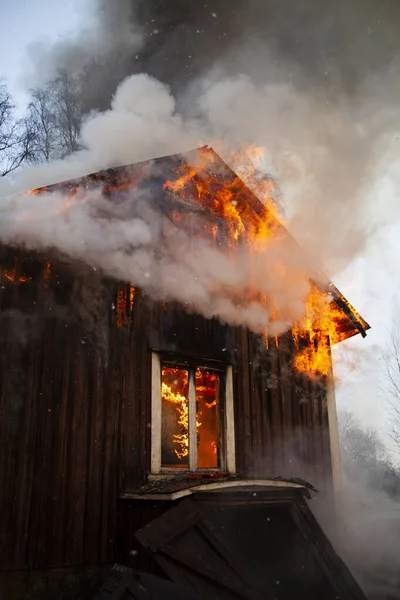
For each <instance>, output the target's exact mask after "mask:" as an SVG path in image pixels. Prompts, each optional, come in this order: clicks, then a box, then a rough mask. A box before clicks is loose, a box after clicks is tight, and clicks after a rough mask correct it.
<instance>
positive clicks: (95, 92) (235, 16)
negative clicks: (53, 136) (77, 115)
mask: <svg viewBox="0 0 400 600" xmlns="http://www.w3.org/2000/svg"><path fill="white" fill-rule="evenodd" d="M96 27H97V28H98V30H96V31H93V29H92V32H91V33H92V36H93V40H91V36H90V35H88V32H85V34H84V35H82V36H81V38H78V39H76V40H74V42H73V43H72V42H71V44H70V45H68V44H67V45H65V43H64V44H63V45H62V46H59V47H58V48H52V49H51V53H49V54H51V56H52V57H54V58H53V61H52V66H53V69H54V68H59V67H60V66H61V67H67V68H72V69H75V68H77V67H79V68H80V69H82V67H83V65H85V67H84V72H85V77H84V88H85V89H84V92H85V93H84V98H85V108H86V110H88V109H91V108H98V109H105V108H106V107H107V106H108V105H109V101H110V98H111V95H112V94H113V93H114V91H115V89H116V86H117V84H118V83H119V82H120V81H121V80H122V79H123V78H124V77H125V76H127V75H130V74H133V73H138V72H143V71H144V72H147V73H149V74H150V75H152V76H154V77H156V78H157V79H160V80H161V81H163V82H164V83H167V84H169V85H170V86H171V87H172V91H173V93H174V94H177V93H178V94H179V92H181V91H182V90H183V89H185V88H186V87H187V86H188V85H189V84H191V82H192V81H193V80H194V79H195V78H197V77H198V76H199V75H202V74H204V73H205V72H207V71H209V70H210V69H211V68H213V67H214V66H215V65H216V64H217V65H219V66H220V67H221V66H222V68H223V73H224V75H232V74H233V75H235V74H237V73H238V72H241V73H247V74H249V75H251V76H252V77H253V78H257V76H258V77H259V78H262V81H263V83H268V82H270V81H272V80H273V81H276V80H279V79H282V78H286V80H287V78H290V79H291V80H292V82H293V83H295V84H297V85H298V86H301V87H307V86H312V87H321V86H322V87H323V89H324V91H325V92H326V91H328V92H329V93H330V94H331V95H332V98H334V97H337V96H342V95H343V94H344V95H346V96H351V95H353V94H354V93H355V91H356V90H358V89H359V86H360V84H362V83H363V82H364V81H365V80H366V79H368V78H370V77H373V76H374V74H379V73H381V72H382V71H384V70H386V69H387V68H388V67H389V66H390V65H391V64H392V63H393V61H395V60H396V57H397V56H398V55H399V51H400V35H399V31H400V4H399V2H398V0H337V1H336V2H334V3H331V4H328V3H326V2H322V1H321V0H301V1H300V0H212V1H207V0H206V1H205V2H204V0H201V1H197V0H196V1H194V0H192V1H190V0H168V2H166V1H165V0H116V1H115V2H109V1H107V0H96V16H95V25H94V28H96ZM89 33H90V32H89ZM129 33H131V34H132V39H130V38H129V35H128V34H129ZM139 38H140V41H139ZM105 48H106V50H104V49H105ZM101 49H103V51H101ZM38 62H39V61H38ZM40 63H41V71H42V72H43V60H40ZM50 63H51V61H50ZM282 67H284V68H282Z"/></svg>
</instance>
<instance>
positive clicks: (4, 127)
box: [0, 80, 34, 177]
mask: <svg viewBox="0 0 400 600" xmlns="http://www.w3.org/2000/svg"><path fill="white" fill-rule="evenodd" d="M33 140H34V131H33V129H32V127H31V125H30V124H29V122H28V121H27V120H26V119H16V117H15V105H14V102H13V98H12V96H11V94H10V92H9V91H8V88H7V86H6V84H5V82H4V81H2V80H0V177H4V176H5V175H8V174H9V173H12V171H15V170H16V169H18V167H19V166H20V165H21V164H22V163H23V162H25V161H28V160H29V159H30V157H31V155H32V152H33Z"/></svg>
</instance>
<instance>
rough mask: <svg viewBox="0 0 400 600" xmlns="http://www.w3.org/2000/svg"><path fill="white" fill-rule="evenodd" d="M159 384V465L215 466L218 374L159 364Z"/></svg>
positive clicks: (216, 463)
mask: <svg viewBox="0 0 400 600" xmlns="http://www.w3.org/2000/svg"><path fill="white" fill-rule="evenodd" d="M161 386H162V387H161V398H162V428H161V436H162V443H161V453H162V456H161V464H162V466H163V467H164V468H168V467H169V468H186V469H188V468H190V469H191V470H193V469H196V468H198V469H215V468H218V467H219V466H220V464H219V463H220V457H219V450H220V448H219V437H220V427H219V412H220V407H219V396H220V375H219V374H217V373H214V372H212V371H209V370H207V369H205V368H198V369H189V370H188V369H180V368H175V367H170V366H163V368H162V382H161Z"/></svg>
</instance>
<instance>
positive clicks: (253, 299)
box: [0, 84, 311, 335]
mask: <svg viewBox="0 0 400 600" xmlns="http://www.w3.org/2000/svg"><path fill="white" fill-rule="evenodd" d="M155 85H158V84H155ZM104 118H105V119H106V120H107V116H106V117H104ZM61 165H62V163H61ZM153 169H154V172H155V173H157V171H159V169H160V167H159V166H158V167H157V166H154V167H153ZM148 180H149V185H144V187H141V188H140V189H136V190H135V189H132V190H130V191H129V192H128V193H127V196H126V197H125V198H124V200H122V199H119V201H118V202H116V201H115V199H111V200H110V199H107V198H106V197H104V196H103V195H102V193H101V191H100V190H93V191H89V192H80V193H77V194H76V195H75V196H74V198H70V197H69V196H66V195H65V194H63V193H62V192H52V193H49V192H47V193H41V194H39V195H37V196H35V197H32V196H26V195H19V194H15V195H12V196H10V197H9V198H5V199H4V200H3V202H2V205H1V208H0V239H1V241H2V242H4V243H6V244H10V245H16V244H17V245H19V244H21V245H23V246H25V247H28V248H35V249H36V248H40V249H43V250H46V249H48V248H56V249H57V250H58V251H59V252H61V253H63V254H64V255H67V256H69V257H71V258H73V259H78V260H81V261H84V262H85V263H87V264H88V265H90V266H92V267H94V268H95V269H101V270H102V271H103V272H105V273H106V274H107V275H108V276H110V277H114V278H116V279H120V280H125V281H126V280H128V281H131V282H133V283H134V285H137V286H139V287H140V288H142V289H144V290H145V291H146V292H147V293H148V294H150V296H151V297H153V298H155V299H158V300H162V301H170V300H174V301H178V302H180V303H181V304H183V305H184V306H186V307H187V309H188V310H191V311H195V312H197V313H200V314H202V315H204V316H205V317H207V318H211V317H219V318H220V319H222V320H223V321H224V322H227V323H229V324H231V325H244V326H247V327H248V328H249V329H251V330H252V331H254V332H256V333H265V332H266V331H268V334H270V335H277V334H280V333H282V332H283V331H285V330H287V329H288V328H289V327H290V325H291V324H292V323H293V321H294V320H299V319H300V318H301V316H302V313H303V310H304V301H305V298H306V296H307V293H308V291H309V278H310V275H311V264H308V262H307V260H306V259H305V256H304V255H302V254H301V253H299V252H298V251H297V249H296V247H295V244H294V242H293V241H292V239H291V238H289V237H288V236H280V237H269V238H267V239H260V240H258V242H257V243H251V242H250V243H241V244H240V245H238V246H235V247H228V246H226V245H223V246H222V245H221V246H220V245H218V244H215V243H213V242H211V243H210V241H207V240H205V239H204V238H200V239H198V238H197V237H196V238H194V237H193V235H191V233H190V232H185V230H184V229H182V228H180V227H179V228H177V227H176V226H175V225H173V224H172V223H171V221H169V220H166V219H165V218H163V212H162V209H160V199H159V198H158V194H159V193H160V190H159V189H158V188H157V189H156V190H154V185H151V181H152V175H151V174H150V176H149V178H148ZM168 225H169V227H168ZM265 298H266V299H267V300H266V301H265V300H264V299H265Z"/></svg>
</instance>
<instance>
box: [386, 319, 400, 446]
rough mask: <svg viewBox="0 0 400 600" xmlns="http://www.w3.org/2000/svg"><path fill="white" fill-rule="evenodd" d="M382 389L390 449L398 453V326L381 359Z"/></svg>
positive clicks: (399, 387)
mask: <svg viewBox="0 0 400 600" xmlns="http://www.w3.org/2000/svg"><path fill="white" fill-rule="evenodd" d="M383 371H384V381H383V386H382V387H383V391H384V393H385V397H386V401H387V403H388V408H389V416H390V423H389V427H388V431H387V434H388V436H389V438H390V439H391V440H392V442H393V448H392V450H393V451H394V452H396V453H398V454H400V328H399V327H393V329H392V331H391V333H390V335H389V341H388V344H387V349H386V353H385V355H384V360H383Z"/></svg>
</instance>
